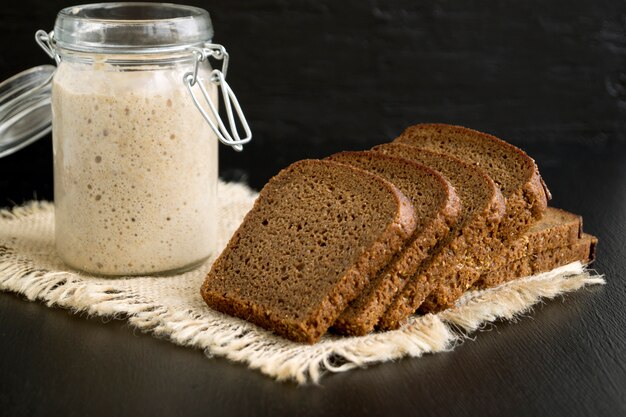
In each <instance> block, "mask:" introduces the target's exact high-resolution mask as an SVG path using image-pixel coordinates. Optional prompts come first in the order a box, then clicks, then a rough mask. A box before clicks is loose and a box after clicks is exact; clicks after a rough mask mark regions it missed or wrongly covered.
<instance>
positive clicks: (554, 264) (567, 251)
mask: <svg viewBox="0 0 626 417" xmlns="http://www.w3.org/2000/svg"><path fill="white" fill-rule="evenodd" d="M597 244H598V239H597V238H596V237H595V236H592V235H589V234H587V233H583V236H582V237H581V238H580V239H577V241H576V242H575V243H570V244H568V245H565V246H559V247H556V248H551V249H546V250H543V251H538V252H531V253H529V254H528V255H527V256H523V257H521V258H519V259H516V260H513V261H512V262H511V263H509V264H508V265H506V266H505V267H502V268H499V269H496V270H493V271H488V272H486V273H485V274H483V275H482V276H481V279H480V282H481V283H482V286H481V287H480V288H481V289H484V288H490V287H496V286H498V285H500V284H502V283H504V282H508V281H511V280H514V279H517V278H521V277H526V276H530V275H535V274H539V273H542V272H548V271H551V270H553V269H554V268H558V267H560V266H563V265H567V264H569V263H572V262H576V261H580V262H582V263H583V264H590V263H591V262H593V261H594V260H595V257H596V246H597Z"/></svg>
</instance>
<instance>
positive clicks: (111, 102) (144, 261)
mask: <svg viewBox="0 0 626 417" xmlns="http://www.w3.org/2000/svg"><path fill="white" fill-rule="evenodd" d="M183 72H184V71H182V70H180V71H179V70H173V69H171V68H170V69H167V70H146V71H124V72H120V71H115V70H112V69H111V68H103V69H102V70H94V69H93V68H92V67H86V68H82V66H81V65H77V64H65V63H62V64H61V65H60V66H59V68H58V70H57V73H56V74H55V77H54V81H53V105H52V107H53V143H54V159H55V161H54V162H55V172H54V175H55V188H54V192H55V227H56V246H57V251H58V253H59V255H60V256H61V257H62V258H63V260H64V261H65V262H66V263H68V264H69V265H70V266H72V267H74V268H78V269H81V270H84V271H87V272H94V273H98V274H106V275H124V274H150V273H157V272H165V271H174V270H177V269H181V268H185V267H188V266H190V265H192V264H194V263H197V262H200V261H201V260H203V259H204V258H206V257H207V256H208V255H210V253H211V252H212V250H213V237H214V236H215V227H216V215H217V214H216V201H215V199H216V186H217V145H218V144H217V139H216V138H215V136H214V134H213V133H212V132H211V130H210V128H209V126H208V125H207V123H206V122H205V121H204V119H203V118H202V116H201V115H200V113H199V112H198V110H197V109H196V108H195V106H194V105H193V102H192V100H191V97H190V96H189V93H188V91H187V90H186V88H185V87H184V85H183V82H182V77H183ZM207 88H209V91H211V92H212V93H214V97H213V99H214V100H215V99H216V97H215V93H216V88H215V87H214V86H209V85H207Z"/></svg>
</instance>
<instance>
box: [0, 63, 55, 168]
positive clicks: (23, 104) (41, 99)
mask: <svg viewBox="0 0 626 417" xmlns="http://www.w3.org/2000/svg"><path fill="white" fill-rule="evenodd" d="M55 69H56V68H55V67H54V66H52V65H42V66H39V67H34V68H30V69H28V70H26V71H22V72H20V73H19V74H16V75H14V76H13V77H11V78H9V79H7V80H5V81H3V82H2V83H0V158H2V157H3V156H7V155H10V154H12V153H13V152H15V151H17V150H19V149H21V148H23V147H25V146H26V145H28V144H30V143H32V142H34V141H36V140H37V139H39V138H41V137H42V136H44V135H46V134H48V133H49V132H50V130H51V129H52V111H51V109H50V95H51V81H52V75H53V74H54V70H55Z"/></svg>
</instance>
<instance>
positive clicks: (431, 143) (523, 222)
mask: <svg viewBox="0 0 626 417" xmlns="http://www.w3.org/2000/svg"><path fill="white" fill-rule="evenodd" d="M394 142H395V143H405V144H408V145H411V146H417V147H420V148H426V149H430V150H433V151H435V152H441V153H445V154H449V155H452V156H455V157H457V158H459V159H462V160H464V161H467V162H470V163H473V164H476V165H478V166H479V167H481V168H482V169H484V170H485V171H486V172H487V174H488V175H489V176H490V177H491V178H492V179H493V180H494V181H495V183H496V184H498V186H499V187H500V189H501V191H502V195H503V196H504V199H505V200H506V214H505V216H504V218H503V219H502V221H501V222H500V225H499V227H498V236H499V237H500V238H501V239H502V240H503V241H512V240H515V239H516V238H517V237H519V236H521V235H522V234H523V233H524V232H525V231H526V230H528V229H529V228H530V226H531V225H532V224H533V223H535V222H536V221H537V220H539V219H540V218H541V216H542V215H543V212H544V211H545V209H546V207H547V202H548V200H549V199H550V197H551V196H550V192H549V191H548V188H547V187H546V185H545V183H544V182H543V180H542V179H541V176H540V175H539V169H538V168H537V165H536V164H535V161H534V160H533V159H532V158H530V157H529V156H528V155H527V154H526V153H525V152H524V151H522V150H521V149H519V148H517V147H515V146H513V145H511V144H510V143H507V142H505V141H503V140H501V139H498V138H496V137H495V136H492V135H488V134H486V133H482V132H478V131H476V130H472V129H468V128H465V127H461V126H453V125H447V124H436V123H433V124H429V123H425V124H418V125H415V126H411V127H409V128H407V129H406V130H405V131H404V132H403V133H402V134H401V135H400V136H399V137H397V138H396V139H395V140H394Z"/></svg>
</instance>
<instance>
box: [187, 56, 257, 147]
mask: <svg viewBox="0 0 626 417" xmlns="http://www.w3.org/2000/svg"><path fill="white" fill-rule="evenodd" d="M190 50H191V52H192V53H193V54H194V55H195V57H196V63H195V66H194V70H193V72H188V73H186V74H185V75H184V76H183V82H184V83H185V86H186V87H187V90H189V94H191V98H192V99H193V103H194V104H195V106H196V108H197V109H198V111H200V113H201V114H202V116H203V117H204V119H205V120H206V121H207V123H208V124H209V126H211V129H212V130H213V132H214V133H215V134H216V135H217V138H218V139H219V141H220V142H222V143H223V144H224V145H228V146H232V147H233V149H235V150H236V151H242V150H243V145H245V144H246V143H248V142H250V140H251V139H252V132H251V131H250V127H249V126H248V122H247V121H246V117H245V116H244V114H243V111H242V110H241V106H240V105H239V101H238V100H237V97H236V96H235V93H234V92H233V90H232V89H231V88H230V86H229V85H228V83H227V82H226V71H227V69H228V53H227V52H226V49H225V48H224V47H223V46H222V45H218V44H206V45H205V48H190ZM210 56H211V57H213V58H215V59H218V60H223V65H222V71H220V70H218V69H215V70H213V71H212V72H211V79H210V80H209V82H211V83H213V84H215V85H217V86H219V87H220V90H221V93H222V97H223V101H224V108H225V110H226V115H227V117H228V126H229V127H230V132H229V130H228V129H227V128H226V126H225V124H224V122H223V121H222V119H221V118H220V115H219V113H218V109H217V107H216V106H215V104H214V103H213V101H212V100H211V97H209V92H208V91H207V89H206V87H205V85H204V83H203V82H202V81H203V80H202V79H201V78H200V77H198V67H199V66H200V63H201V62H203V61H206V60H207V59H208V57H210ZM196 83H197V84H198V86H199V87H200V91H201V92H202V95H203V96H204V100H205V101H206V102H207V104H208V105H209V110H210V111H211V115H212V116H213V117H214V119H215V121H217V125H216V123H215V121H214V120H213V119H212V118H211V117H210V115H209V114H208V113H207V111H206V110H205V109H204V107H202V105H201V104H200V102H199V101H198V98H197V97H196V94H195V93H194V91H193V88H192V87H193V86H194V85H195V84H196ZM233 110H234V112H235V113H236V114H237V117H238V118H239V122H240V123H241V127H242V128H243V130H244V132H245V137H243V138H241V137H240V136H239V132H238V131H237V125H236V121H235V117H234V114H233Z"/></svg>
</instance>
